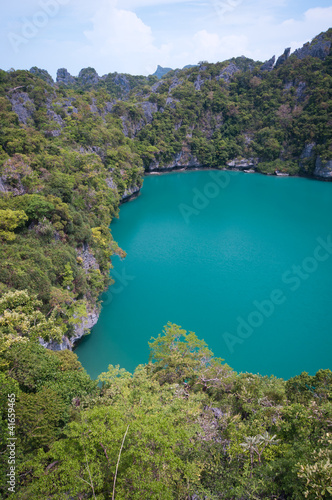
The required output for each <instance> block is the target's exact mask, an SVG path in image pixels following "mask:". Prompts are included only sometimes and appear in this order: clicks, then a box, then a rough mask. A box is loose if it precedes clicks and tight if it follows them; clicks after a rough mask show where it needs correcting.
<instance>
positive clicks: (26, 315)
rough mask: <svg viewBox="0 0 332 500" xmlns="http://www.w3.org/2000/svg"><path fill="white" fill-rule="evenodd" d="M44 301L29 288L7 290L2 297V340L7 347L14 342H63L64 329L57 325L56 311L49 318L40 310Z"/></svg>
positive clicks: (0, 308)
mask: <svg viewBox="0 0 332 500" xmlns="http://www.w3.org/2000/svg"><path fill="white" fill-rule="evenodd" d="M41 305H42V302H41V301H40V300H37V296H36V295H29V293H28V292H27V290H16V291H14V292H7V293H6V294H5V295H4V296H3V297H2V298H1V299H0V340H1V342H2V343H4V344H5V345H6V346H7V347H9V346H10V345H11V344H12V343H13V342H17V341H22V338H23V339H27V340H38V338H39V337H41V338H42V339H44V340H45V341H49V340H51V339H52V340H55V341H57V342H61V340H62V336H63V331H62V329H61V328H60V327H59V326H57V324H56V321H55V316H54V313H52V314H51V316H50V317H49V318H46V316H45V315H44V314H43V313H42V312H41V311H40V307H41Z"/></svg>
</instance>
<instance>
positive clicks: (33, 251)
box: [0, 30, 332, 347]
mask: <svg viewBox="0 0 332 500" xmlns="http://www.w3.org/2000/svg"><path fill="white" fill-rule="evenodd" d="M331 39H332V30H329V31H328V32H326V33H322V34H320V35H319V36H317V37H316V38H315V39H314V40H313V41H312V42H311V43H308V44H305V45H304V46H303V47H302V48H301V49H298V50H296V51H295V52H294V54H292V55H290V50H289V49H286V50H285V52H284V54H282V55H281V56H280V57H279V58H277V60H276V58H275V57H272V58H271V59H270V60H268V61H266V62H265V63H263V62H257V61H253V60H250V59H247V58H245V57H239V58H234V59H231V60H229V61H224V62H220V63H217V64H209V63H207V62H201V63H199V65H198V66H195V67H189V68H184V69H182V70H175V71H173V70H171V71H169V72H167V74H166V75H164V76H163V77H162V78H161V79H158V78H157V76H153V75H152V76H149V77H144V76H131V75H124V74H118V73H110V74H108V75H104V76H102V77H100V76H99V75H98V74H97V73H96V71H95V70H94V69H93V68H85V69H82V70H81V71H80V73H79V75H78V76H77V77H74V76H72V75H70V74H69V73H68V71H67V70H66V69H59V70H58V73H57V79H56V82H54V81H53V79H52V77H51V76H50V75H49V74H48V73H47V71H45V70H42V69H39V68H36V67H34V68H31V70H30V71H10V72H5V71H0V127H1V134H0V193H1V196H0V215H1V218H0V219H1V223H0V238H1V240H2V247H1V261H0V292H1V293H6V292H8V291H10V290H28V292H29V294H31V296H33V295H37V298H38V300H40V301H41V306H40V310H41V312H42V313H43V314H45V315H46V317H50V316H52V317H54V318H55V321H56V323H57V325H58V326H59V328H61V331H62V333H63V335H64V337H63V340H62V347H68V346H70V342H73V341H74V340H75V339H77V338H79V337H80V336H81V335H82V334H83V333H84V330H85V329H88V328H90V327H91V326H92V325H93V324H94V323H95V322H96V321H97V319H98V311H99V305H98V297H99V295H100V293H101V292H102V291H103V290H104V289H105V287H107V286H108V284H109V278H108V275H109V267H110V257H111V255H112V254H113V253H115V252H117V253H119V254H122V253H121V250H120V249H119V248H118V247H117V245H116V243H115V242H114V241H113V240H112V236H111V235H110V232H109V230H108V227H109V225H110V223H111V220H112V218H113V217H116V216H117V213H118V207H119V204H120V203H121V201H125V200H128V199H130V198H131V197H132V196H135V194H137V193H138V191H139V189H140V187H141V185H142V178H143V174H144V170H145V171H152V170H168V169H176V168H187V167H189V168H190V167H192V168H198V167H205V166H206V167H215V168H224V167H225V166H226V165H229V166H237V165H240V166H246V165H252V166H253V167H254V168H257V169H258V170H259V171H261V172H263V173H273V172H274V171H275V170H279V171H281V172H285V173H289V174H301V175H307V176H315V177H317V178H320V179H331V178H332V155H331V99H330V95H331V94H330V92H331V81H332V75H331V70H332V56H331V50H330V49H331ZM68 339H71V341H70V340H68ZM51 340H52V339H44V342H47V343H48V345H51V344H50V343H49V342H51ZM52 345H53V347H54V344H52Z"/></svg>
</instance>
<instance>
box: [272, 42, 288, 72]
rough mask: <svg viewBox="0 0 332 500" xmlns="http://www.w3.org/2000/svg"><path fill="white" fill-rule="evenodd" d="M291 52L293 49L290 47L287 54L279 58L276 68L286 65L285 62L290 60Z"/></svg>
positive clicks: (286, 50)
mask: <svg viewBox="0 0 332 500" xmlns="http://www.w3.org/2000/svg"><path fill="white" fill-rule="evenodd" d="M290 51H291V48H290V47H288V48H287V49H285V52H284V53H283V54H282V55H281V56H279V57H278V60H277V62H276V65H275V67H276V68H279V66H281V65H282V64H284V62H286V61H287V59H288V58H289V54H290Z"/></svg>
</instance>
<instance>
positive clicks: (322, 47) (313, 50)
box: [294, 33, 331, 61]
mask: <svg viewBox="0 0 332 500" xmlns="http://www.w3.org/2000/svg"><path fill="white" fill-rule="evenodd" d="M330 49H331V42H330V40H327V39H326V34H325V33H321V34H320V35H318V36H317V37H316V38H314V39H313V41H312V42H311V43H305V44H304V45H303V47H302V48H301V49H297V50H295V52H294V55H295V56H296V57H297V58H298V59H304V58H305V57H308V56H311V57H317V58H318V59H321V60H322V61H324V59H326V57H327V56H328V55H329V52H330Z"/></svg>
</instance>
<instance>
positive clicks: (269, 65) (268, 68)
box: [261, 56, 276, 71]
mask: <svg viewBox="0 0 332 500" xmlns="http://www.w3.org/2000/svg"><path fill="white" fill-rule="evenodd" d="M275 61H276V56H273V57H271V59H269V60H268V61H265V63H264V64H263V65H262V66H261V71H271V70H272V69H273V66H274V63H275Z"/></svg>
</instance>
